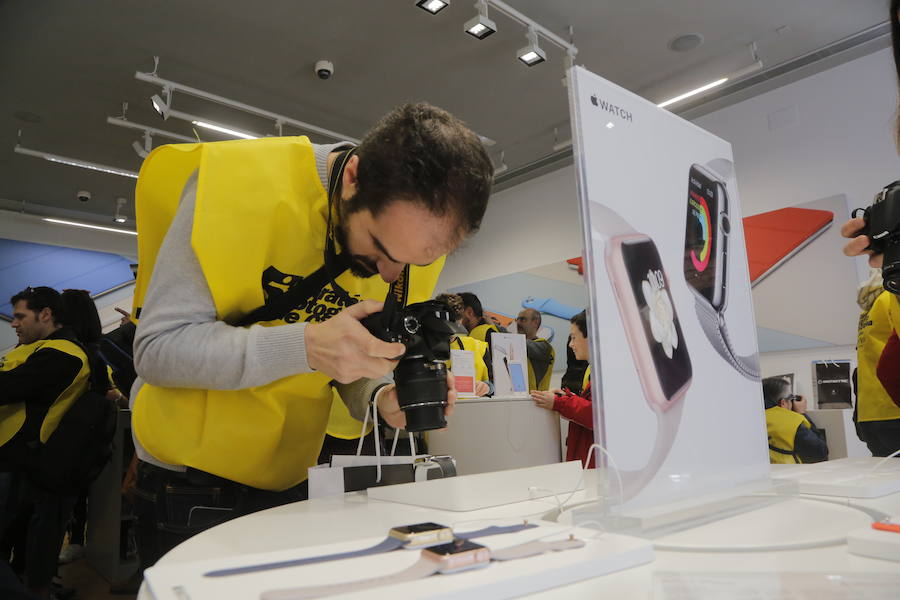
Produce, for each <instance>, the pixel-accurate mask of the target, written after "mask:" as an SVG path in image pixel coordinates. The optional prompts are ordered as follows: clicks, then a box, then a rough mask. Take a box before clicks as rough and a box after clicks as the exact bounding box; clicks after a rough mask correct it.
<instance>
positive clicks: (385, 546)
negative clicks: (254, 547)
mask: <svg viewBox="0 0 900 600" xmlns="http://www.w3.org/2000/svg"><path fill="white" fill-rule="evenodd" d="M535 527H537V525H534V524H531V523H528V522H527V521H524V522H522V523H518V524H516V525H505V526H498V525H492V526H490V527H485V528H483V529H477V530H474V531H466V532H463V533H459V534H456V535H454V533H453V530H452V529H451V528H450V527H447V526H446V525H440V524H438V523H430V522H429V523H415V524H413V525H402V526H399V527H392V528H391V530H390V531H389V532H388V536H387V537H386V538H385V539H383V540H382V541H380V542H378V543H377V544H375V545H374V546H369V547H368V548H362V549H360V550H351V551H348V552H338V553H335V554H322V555H319V556H309V557H306V558H295V559H290V560H282V561H277V562H270V563H261V564H256V565H247V566H243V567H231V568H227V569H217V570H215V571H209V572H207V573H204V574H203V576H204V577H228V576H231V575H243V574H246V573H258V572H260V571H270V570H273V569H285V568H288V567H300V566H303V565H312V564H316V563H323V562H330V561H333V560H343V559H345V558H356V557H358V556H369V555H371V554H382V553H384V552H392V551H394V550H400V549H401V548H406V549H413V548H424V547H428V546H434V545H438V544H444V543H447V542H450V541H453V540H454V539H471V538H481V537H488V536H492V535H500V534H505V533H518V532H519V531H525V530H526V529H533V528H535Z"/></svg>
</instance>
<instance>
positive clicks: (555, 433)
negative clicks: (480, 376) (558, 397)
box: [428, 396, 561, 475]
mask: <svg viewBox="0 0 900 600" xmlns="http://www.w3.org/2000/svg"><path fill="white" fill-rule="evenodd" d="M447 424H448V427H447V429H445V430H444V431H431V432H429V433H428V451H429V452H430V453H431V454H449V455H450V456H452V457H453V458H454V459H456V472H457V473H458V474H460V475H474V474H476V473H488V472H492V471H502V470H505V469H518V468H522V467H534V466H538V465H547V464H551V463H557V462H559V461H560V459H561V456H560V441H559V439H560V433H559V414H558V413H555V412H553V411H549V410H546V409H543V408H538V407H537V406H535V405H534V401H533V400H532V399H531V398H530V397H527V398H521V397H516V396H498V397H494V398H464V399H460V400H457V402H456V410H455V411H454V412H453V416H452V417H449V418H448V419H447Z"/></svg>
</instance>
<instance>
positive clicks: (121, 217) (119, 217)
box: [113, 198, 128, 223]
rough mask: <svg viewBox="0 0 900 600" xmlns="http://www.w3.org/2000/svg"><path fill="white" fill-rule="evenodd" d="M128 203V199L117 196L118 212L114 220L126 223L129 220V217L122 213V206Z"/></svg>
mask: <svg viewBox="0 0 900 600" xmlns="http://www.w3.org/2000/svg"><path fill="white" fill-rule="evenodd" d="M126 204H128V200H127V199H125V198H116V214H115V216H114V217H113V221H115V222H116V223H124V222H126V221H127V220H128V218H127V217H126V216H125V215H123V214H122V207H123V206H125V205H126Z"/></svg>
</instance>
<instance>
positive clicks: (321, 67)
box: [315, 60, 334, 79]
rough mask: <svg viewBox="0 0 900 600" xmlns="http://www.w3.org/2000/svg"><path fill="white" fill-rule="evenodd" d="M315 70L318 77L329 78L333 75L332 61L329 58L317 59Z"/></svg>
mask: <svg viewBox="0 0 900 600" xmlns="http://www.w3.org/2000/svg"><path fill="white" fill-rule="evenodd" d="M315 71H316V77H318V78H319V79H331V76H332V75H334V63H332V62H331V61H330V60H317V61H316V67H315Z"/></svg>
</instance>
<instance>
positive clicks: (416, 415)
mask: <svg viewBox="0 0 900 600" xmlns="http://www.w3.org/2000/svg"><path fill="white" fill-rule="evenodd" d="M394 381H395V382H396V384H397V400H398V402H399V403H400V408H401V409H402V410H403V411H404V412H405V413H406V430H407V431H413V432H415V431H429V430H431V429H441V428H442V427H446V426H447V421H446V419H445V418H444V406H446V404H447V366H446V365H444V363H442V362H427V361H424V360H403V361H400V364H399V365H397V368H396V369H394Z"/></svg>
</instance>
